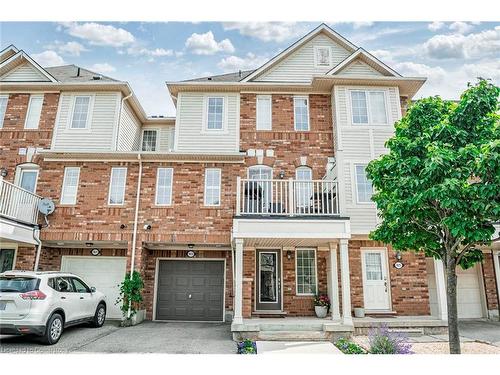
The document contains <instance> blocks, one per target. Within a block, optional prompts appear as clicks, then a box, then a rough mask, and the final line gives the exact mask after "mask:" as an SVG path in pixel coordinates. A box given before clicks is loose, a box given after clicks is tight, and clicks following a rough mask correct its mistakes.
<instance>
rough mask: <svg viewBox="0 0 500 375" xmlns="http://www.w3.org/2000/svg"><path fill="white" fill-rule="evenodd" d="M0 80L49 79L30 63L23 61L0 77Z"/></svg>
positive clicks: (37, 80)
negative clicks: (23, 62)
mask: <svg viewBox="0 0 500 375" xmlns="http://www.w3.org/2000/svg"><path fill="white" fill-rule="evenodd" d="M0 81H16V82H39V81H43V82H48V81H49V79H48V78H47V77H45V76H44V75H43V74H42V73H40V72H39V71H38V70H36V69H35V68H34V67H33V66H31V64H29V63H25V64H23V65H20V66H18V67H16V68H14V69H12V70H11V71H10V72H8V73H6V74H5V75H3V76H2V77H1V78H0Z"/></svg>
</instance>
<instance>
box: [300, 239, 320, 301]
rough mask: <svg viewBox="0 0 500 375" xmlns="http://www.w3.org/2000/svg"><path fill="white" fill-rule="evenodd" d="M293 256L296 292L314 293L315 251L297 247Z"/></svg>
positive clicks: (315, 291) (315, 287)
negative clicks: (294, 260) (294, 259)
mask: <svg viewBox="0 0 500 375" xmlns="http://www.w3.org/2000/svg"><path fill="white" fill-rule="evenodd" d="M295 258H296V268H297V269H296V275H297V294H305V295H311V294H316V293H317V285H316V251H315V250H314V249H300V250H299V249H297V253H296V257H295Z"/></svg>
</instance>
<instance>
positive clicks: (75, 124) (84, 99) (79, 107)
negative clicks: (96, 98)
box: [70, 96, 90, 129]
mask: <svg viewBox="0 0 500 375" xmlns="http://www.w3.org/2000/svg"><path fill="white" fill-rule="evenodd" d="M89 110H90V96H75V102H74V106H73V115H72V117H71V125H70V127H71V129H87V128H88V119H89Z"/></svg>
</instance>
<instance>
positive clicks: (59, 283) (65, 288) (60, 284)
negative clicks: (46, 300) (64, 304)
mask: <svg viewBox="0 0 500 375" xmlns="http://www.w3.org/2000/svg"><path fill="white" fill-rule="evenodd" d="M56 290H57V291H58V292H61V293H73V292H74V291H75V288H74V287H73V283H72V282H71V278H69V277H57V278H56Z"/></svg>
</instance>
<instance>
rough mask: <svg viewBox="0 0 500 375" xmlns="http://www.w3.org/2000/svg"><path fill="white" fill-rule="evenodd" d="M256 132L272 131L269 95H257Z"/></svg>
mask: <svg viewBox="0 0 500 375" xmlns="http://www.w3.org/2000/svg"><path fill="white" fill-rule="evenodd" d="M256 107H257V116H256V117H257V126H256V129H257V130H271V129H272V101H271V95H257V104H256Z"/></svg>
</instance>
